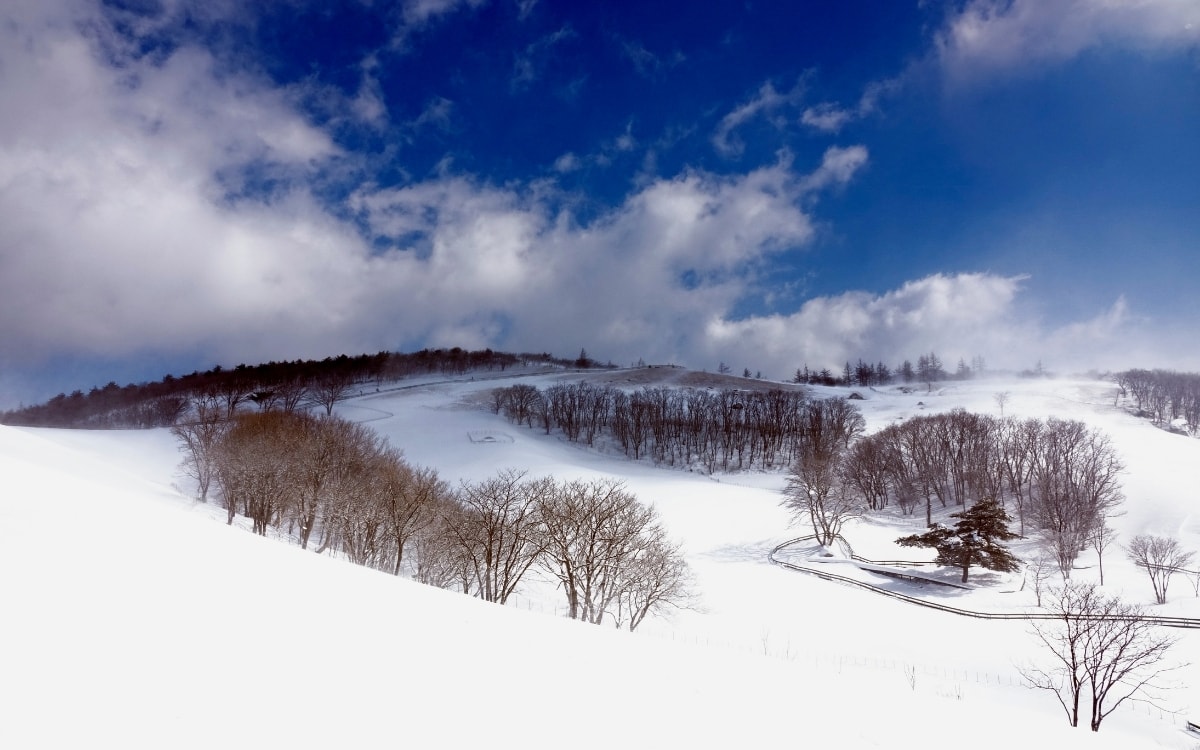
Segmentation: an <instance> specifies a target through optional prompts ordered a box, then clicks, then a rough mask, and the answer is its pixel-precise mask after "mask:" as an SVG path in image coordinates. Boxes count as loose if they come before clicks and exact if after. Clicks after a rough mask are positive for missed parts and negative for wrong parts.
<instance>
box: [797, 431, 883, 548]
mask: <svg viewBox="0 0 1200 750" xmlns="http://www.w3.org/2000/svg"><path fill="white" fill-rule="evenodd" d="M840 463H841V454H840V453H837V452H833V453H826V452H822V451H810V452H806V453H805V455H802V456H801V457H800V458H799V460H797V461H796V464H795V465H794V466H793V467H792V471H791V474H789V475H788V479H787V485H786V486H785V487H784V490H783V494H784V500H783V505H784V507H786V508H788V509H789V510H790V511H792V515H793V517H794V518H795V520H796V521H797V522H799V523H805V522H807V523H808V524H810V525H811V526H812V530H813V534H815V535H816V537H817V543H818V544H822V545H826V546H828V545H831V544H833V542H834V540H835V539H837V537H838V534H840V533H841V531H842V527H843V526H844V525H845V523H846V522H847V521H849V520H851V519H854V518H859V517H861V516H862V514H863V513H864V512H865V510H866V506H865V504H864V503H863V502H862V500H861V499H860V498H859V497H858V495H857V494H855V493H854V492H852V491H851V488H850V487H849V486H848V485H847V484H846V483H844V482H843V481H842V479H841V477H840V476H839V466H840Z"/></svg>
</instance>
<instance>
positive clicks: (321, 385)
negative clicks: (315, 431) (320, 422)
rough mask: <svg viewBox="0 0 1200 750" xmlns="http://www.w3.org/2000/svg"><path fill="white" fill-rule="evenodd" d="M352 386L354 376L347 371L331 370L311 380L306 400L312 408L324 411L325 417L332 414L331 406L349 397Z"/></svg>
mask: <svg viewBox="0 0 1200 750" xmlns="http://www.w3.org/2000/svg"><path fill="white" fill-rule="evenodd" d="M353 386H354V374H353V372H351V371H348V370H340V369H339V370H331V371H329V372H324V373H322V374H321V375H319V376H317V377H316V378H314V379H313V381H312V382H311V383H309V385H308V390H307V394H306V398H307V400H308V402H309V403H311V404H313V405H314V406H320V407H322V408H324V409H325V415H326V416H330V415H332V414H333V406H334V404H336V403H337V402H339V401H342V400H344V399H345V398H346V397H347V396H349V395H350V389H351V388H352V387H353Z"/></svg>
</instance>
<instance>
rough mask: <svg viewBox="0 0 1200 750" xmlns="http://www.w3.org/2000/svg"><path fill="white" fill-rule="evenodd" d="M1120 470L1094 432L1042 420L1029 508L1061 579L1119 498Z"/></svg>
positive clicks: (1068, 573) (1103, 438)
mask: <svg viewBox="0 0 1200 750" xmlns="http://www.w3.org/2000/svg"><path fill="white" fill-rule="evenodd" d="M1124 468H1125V467H1124V465H1123V464H1122V463H1121V461H1120V459H1119V458H1118V457H1117V454H1116V451H1115V450H1114V449H1113V447H1112V444H1111V442H1110V441H1109V439H1108V437H1107V436H1106V435H1104V434H1103V433H1102V432H1100V431H1099V430H1094V429H1089V428H1088V427H1087V425H1085V424H1083V423H1082V422H1077V421H1068V420H1060V419H1054V418H1051V419H1049V420H1047V422H1046V426H1045V429H1044V430H1042V432H1041V435H1040V439H1039V444H1038V449H1037V452H1036V454H1035V455H1034V461H1033V471H1032V477H1033V488H1034V498H1033V510H1034V514H1035V517H1036V520H1037V523H1038V526H1039V528H1040V529H1041V530H1042V532H1043V534H1044V536H1045V539H1046V540H1047V542H1049V543H1050V545H1051V548H1052V549H1053V551H1054V554H1055V556H1056V558H1057V559H1058V562H1059V568H1060V570H1061V571H1062V574H1063V579H1064V580H1065V579H1068V578H1070V577H1071V568H1072V566H1073V565H1074V562H1075V559H1076V558H1077V557H1078V556H1079V553H1080V552H1081V551H1082V550H1083V549H1084V548H1085V547H1086V546H1087V544H1088V540H1089V539H1090V538H1091V536H1092V534H1093V531H1094V529H1095V528H1096V527H1097V525H1099V524H1101V523H1103V522H1104V519H1105V518H1106V517H1108V516H1111V515H1112V514H1113V513H1114V511H1115V508H1116V507H1117V506H1118V505H1119V504H1120V503H1121V501H1122V500H1123V499H1124V496H1123V494H1122V492H1121V486H1120V483H1119V475H1120V474H1121V472H1122V471H1124Z"/></svg>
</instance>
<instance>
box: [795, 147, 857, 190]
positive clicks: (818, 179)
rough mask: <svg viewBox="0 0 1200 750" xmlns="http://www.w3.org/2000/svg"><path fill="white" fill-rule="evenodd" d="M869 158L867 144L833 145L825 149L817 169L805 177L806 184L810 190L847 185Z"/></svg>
mask: <svg viewBox="0 0 1200 750" xmlns="http://www.w3.org/2000/svg"><path fill="white" fill-rule="evenodd" d="M867 158H868V157H867V149H866V147H865V146H847V147H845V148H843V147H840V146H831V147H829V148H827V149H825V155H824V156H823V157H822V158H821V166H820V167H819V168H818V169H817V171H815V172H813V173H812V174H810V175H808V176H807V177H806V178H805V180H804V186H805V188H806V189H808V190H822V189H824V188H827V187H830V186H837V185H845V184H846V183H847V182H849V181H850V180H851V178H853V177H854V175H855V174H857V173H858V171H859V170H860V169H862V168H863V166H864V165H866V163H867Z"/></svg>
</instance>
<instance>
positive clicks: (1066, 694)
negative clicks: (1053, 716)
mask: <svg viewBox="0 0 1200 750" xmlns="http://www.w3.org/2000/svg"><path fill="white" fill-rule="evenodd" d="M1052 597H1053V600H1052V601H1050V602H1049V603H1048V604H1047V607H1048V609H1049V610H1050V614H1051V615H1052V616H1053V617H1054V619H1052V620H1049V621H1044V620H1032V621H1031V626H1032V629H1033V635H1034V636H1035V637H1036V638H1037V640H1038V641H1039V642H1041V644H1042V645H1043V646H1045V647H1046V649H1047V650H1048V651H1049V652H1050V655H1051V663H1050V666H1048V667H1040V666H1033V665H1028V666H1024V667H1022V668H1021V676H1022V677H1024V678H1025V681H1026V682H1027V683H1029V685H1030V687H1034V688H1037V689H1039V690H1046V691H1049V692H1051V693H1053V694H1054V697H1055V698H1056V699H1057V700H1058V703H1059V705H1060V706H1062V709H1063V711H1064V712H1065V713H1066V715H1067V722H1068V723H1069V724H1070V725H1071V726H1073V727H1077V726H1079V703H1080V699H1081V697H1082V694H1083V686H1084V683H1085V680H1086V679H1087V674H1086V672H1085V671H1084V645H1085V644H1086V643H1087V637H1088V628H1089V626H1090V624H1091V619H1090V617H1089V616H1088V615H1089V614H1090V613H1091V612H1093V611H1095V610H1096V609H1098V608H1099V599H1100V595H1099V593H1097V592H1096V588H1095V587H1094V586H1079V585H1071V584H1070V583H1067V584H1065V585H1064V586H1062V587H1061V588H1058V589H1055V590H1054V591H1053V592H1052Z"/></svg>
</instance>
